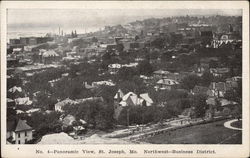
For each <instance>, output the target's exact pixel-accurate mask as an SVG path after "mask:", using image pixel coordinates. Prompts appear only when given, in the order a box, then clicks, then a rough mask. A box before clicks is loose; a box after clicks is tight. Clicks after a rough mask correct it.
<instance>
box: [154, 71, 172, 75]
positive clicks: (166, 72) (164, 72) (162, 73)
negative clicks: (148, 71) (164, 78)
mask: <svg viewBox="0 0 250 158" xmlns="http://www.w3.org/2000/svg"><path fill="white" fill-rule="evenodd" d="M169 73H170V72H169V71H164V70H157V71H154V74H161V75H166V74H169Z"/></svg>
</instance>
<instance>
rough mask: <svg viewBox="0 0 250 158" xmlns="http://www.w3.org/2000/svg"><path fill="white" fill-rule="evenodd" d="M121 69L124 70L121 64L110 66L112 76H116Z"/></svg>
mask: <svg viewBox="0 0 250 158" xmlns="http://www.w3.org/2000/svg"><path fill="white" fill-rule="evenodd" d="M120 68H122V65H121V64H109V65H108V70H109V72H110V74H116V73H117V72H118V71H119V69H120Z"/></svg>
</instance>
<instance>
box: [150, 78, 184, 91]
mask: <svg viewBox="0 0 250 158" xmlns="http://www.w3.org/2000/svg"><path fill="white" fill-rule="evenodd" d="M178 87H179V82H177V81H175V80H171V79H160V80H159V81H158V82H157V83H156V86H155V87H154V88H155V89H156V90H159V89H160V90H172V89H177V88H178Z"/></svg>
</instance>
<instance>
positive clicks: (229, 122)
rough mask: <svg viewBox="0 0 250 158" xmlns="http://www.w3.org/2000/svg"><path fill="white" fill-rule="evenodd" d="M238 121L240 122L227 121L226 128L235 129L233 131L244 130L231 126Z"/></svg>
mask: <svg viewBox="0 0 250 158" xmlns="http://www.w3.org/2000/svg"><path fill="white" fill-rule="evenodd" d="M236 121H238V119H234V120H230V121H227V122H225V123H224V126H225V127H226V128H229V129H233V130H242V129H241V128H237V127H233V126H231V124H232V123H233V122H236Z"/></svg>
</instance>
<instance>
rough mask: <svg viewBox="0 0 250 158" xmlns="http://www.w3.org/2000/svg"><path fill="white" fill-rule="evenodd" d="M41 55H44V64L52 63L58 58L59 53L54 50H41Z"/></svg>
mask: <svg viewBox="0 0 250 158" xmlns="http://www.w3.org/2000/svg"><path fill="white" fill-rule="evenodd" d="M39 55H41V56H42V62H43V63H44V64H51V63H52V62H55V61H57V60H58V57H59V55H58V54H57V53H56V52H55V51H54V50H48V51H41V52H40V53H39Z"/></svg>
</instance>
